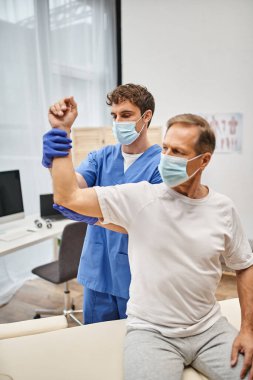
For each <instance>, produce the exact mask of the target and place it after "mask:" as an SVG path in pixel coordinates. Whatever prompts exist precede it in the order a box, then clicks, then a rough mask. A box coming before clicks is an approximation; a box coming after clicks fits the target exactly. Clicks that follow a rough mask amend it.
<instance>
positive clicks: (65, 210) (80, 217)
mask: <svg viewBox="0 0 253 380" xmlns="http://www.w3.org/2000/svg"><path fill="white" fill-rule="evenodd" d="M53 208H55V209H56V210H57V211H59V212H60V213H62V215H64V216H66V218H68V219H71V220H75V221H77V222H85V223H87V224H92V225H93V224H95V223H97V221H98V218H93V217H92V216H85V215H81V214H78V213H77V212H75V211H71V210H70V209H68V208H66V207H63V206H59V205H58V204H56V203H54V204H53Z"/></svg>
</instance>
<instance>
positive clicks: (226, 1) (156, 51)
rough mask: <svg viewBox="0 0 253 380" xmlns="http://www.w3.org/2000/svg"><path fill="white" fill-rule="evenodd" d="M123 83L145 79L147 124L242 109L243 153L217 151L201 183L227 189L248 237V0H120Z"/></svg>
mask: <svg viewBox="0 0 253 380" xmlns="http://www.w3.org/2000/svg"><path fill="white" fill-rule="evenodd" d="M122 45H123V46H122V49H123V83H127V82H133V83H139V84H143V85H146V86H147V87H148V88H149V89H150V91H151V92H152V93H153V95H154V96H155V99H156V105H157V107H156V113H155V117H154V120H153V124H156V125H164V124H165V122H166V120H168V118H169V117H171V116H173V115H175V114H178V113H186V112H191V113H212V112H217V113H218V112H220V113H222V112H242V113H243V115H244V129H243V142H242V153H240V154H238V153H237V154H235V153H233V154H224V153H223V154H221V153H216V154H215V155H214V157H213V161H212V163H211V165H210V166H209V168H208V169H207V172H206V174H205V178H204V180H205V183H207V184H208V185H209V186H211V187H213V188H214V189H216V190H217V191H220V192H222V193H225V194H227V195H228V196H230V197H231V198H232V199H233V200H234V202H235V204H236V205H237V209H238V211H239V213H240V215H241V218H242V222H243V225H244V227H245V229H246V232H247V234H248V236H249V237H253V106H252V88H253V70H252V67H253V1H252V0H240V1H239V0H156V1H154V0H138V1H136V0H122Z"/></svg>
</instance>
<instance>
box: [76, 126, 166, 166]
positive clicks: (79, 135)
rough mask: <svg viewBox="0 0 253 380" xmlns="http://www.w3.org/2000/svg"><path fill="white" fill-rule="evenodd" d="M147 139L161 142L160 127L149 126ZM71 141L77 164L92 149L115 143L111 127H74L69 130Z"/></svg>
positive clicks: (157, 142) (159, 143)
mask: <svg viewBox="0 0 253 380" xmlns="http://www.w3.org/2000/svg"><path fill="white" fill-rule="evenodd" d="M148 136H149V140H150V142H151V143H152V144H158V145H161V144H162V137H163V135H162V127H149V130H148ZM71 138H72V141H73V151H72V155H73V163H74V166H75V167H76V166H78V165H79V164H80V162H81V161H82V160H84V159H85V158H86V157H87V155H88V153H89V152H91V151H92V150H98V149H100V148H102V147H103V146H106V145H112V144H116V140H115V138H114V136H113V133H112V127H110V126H109V127H106V126H105V127H75V128H73V129H72V131H71Z"/></svg>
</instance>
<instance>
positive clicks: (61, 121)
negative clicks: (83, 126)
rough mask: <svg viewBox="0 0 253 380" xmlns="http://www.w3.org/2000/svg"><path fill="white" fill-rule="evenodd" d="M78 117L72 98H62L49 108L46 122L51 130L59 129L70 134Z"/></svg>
mask: <svg viewBox="0 0 253 380" xmlns="http://www.w3.org/2000/svg"><path fill="white" fill-rule="evenodd" d="M77 115H78V111H77V104H76V102H75V100H74V97H73V96H71V97H69V98H64V99H61V100H59V101H58V102H56V103H55V104H53V105H52V106H51V107H49V111H48V120H49V123H50V124H51V127H52V128H59V129H63V130H65V131H66V132H67V133H69V132H70V128H71V127H72V125H73V123H74V121H75V119H76V117H77Z"/></svg>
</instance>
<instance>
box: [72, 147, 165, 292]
mask: <svg viewBox="0 0 253 380" xmlns="http://www.w3.org/2000/svg"><path fill="white" fill-rule="evenodd" d="M160 155H161V147H160V146H159V145H153V146H151V147H150V148H148V149H147V150H146V151H145V152H144V153H143V154H142V155H141V156H140V157H138V159H137V160H136V161H135V162H134V163H133V164H132V165H131V166H130V167H129V168H128V169H127V170H126V172H125V173H124V158H123V156H122V153H121V144H116V145H109V146H106V147H104V148H102V149H100V150H98V151H94V152H91V153H90V154H89V155H88V157H87V159H86V160H85V161H83V162H82V163H81V164H80V166H79V167H78V168H77V169H76V172H77V173H79V174H81V175H82V176H83V177H84V179H85V181H86V182H87V184H88V186H89V187H91V186H113V185H118V184H123V183H134V182H140V181H148V182H150V183H154V184H155V183H160V182H162V180H161V177H160V174H159V171H158V168H157V166H158V164H159V162H160ZM127 252H128V235H126V234H121V233H118V232H113V231H110V230H107V229H105V228H102V227H99V226H92V225H89V226H88V228H87V232H86V237H85V241H84V246H83V250H82V255H81V259H80V264H79V269H78V276H77V279H78V281H79V282H80V283H81V284H82V285H84V286H86V287H87V288H89V289H92V290H96V291H99V292H103V293H108V294H112V295H114V296H117V297H122V298H126V299H128V298H129V285H130V280H131V275H130V268H129V262H128V254H127Z"/></svg>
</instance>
